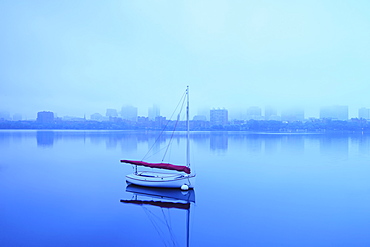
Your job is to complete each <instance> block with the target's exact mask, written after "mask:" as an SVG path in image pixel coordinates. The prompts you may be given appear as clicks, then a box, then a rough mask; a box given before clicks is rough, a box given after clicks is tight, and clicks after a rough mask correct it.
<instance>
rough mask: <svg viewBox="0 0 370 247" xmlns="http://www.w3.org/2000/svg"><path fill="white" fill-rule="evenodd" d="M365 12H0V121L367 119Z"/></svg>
mask: <svg viewBox="0 0 370 247" xmlns="http://www.w3.org/2000/svg"><path fill="white" fill-rule="evenodd" d="M369 13H370V2H368V1H361V0H359V1H349V0H348V1H340V2H338V1H329V0H328V1H312V0H310V1H272V0H271V1H60V2H59V1H58V2H55V1H10V0H9V1H8V0H5V1H1V2H0V32H1V37H2V38H1V39H0V53H1V55H0V70H1V71H0V111H8V112H10V114H15V113H19V114H22V116H23V118H29V119H32V118H36V114H37V112H38V111H44V110H47V111H53V112H55V113H56V114H57V115H58V116H64V115H69V116H80V117H83V116H84V114H86V116H89V115H90V114H93V113H96V112H98V113H101V114H105V111H106V109H107V108H114V109H118V110H119V109H120V108H121V107H122V106H123V105H133V106H136V107H138V109H139V115H144V116H146V115H147V113H148V107H151V106H152V105H153V104H158V105H159V106H160V108H161V115H164V116H168V115H170V113H171V112H172V110H173V109H174V108H175V106H176V104H177V102H178V101H179V99H180V97H181V96H182V94H183V92H184V90H185V89H186V86H187V85H189V86H190V97H191V109H192V115H195V114H201V113H203V112H204V111H205V110H204V109H210V108H213V107H216V108H218V107H224V108H226V109H228V110H229V112H230V115H233V114H236V115H237V114H238V112H243V111H245V110H246V109H247V108H248V107H250V106H260V107H261V108H262V109H263V108H264V107H265V106H266V105H270V106H273V107H275V108H277V109H278V110H282V109H285V108H289V107H302V108H304V109H305V116H306V117H318V115H319V109H320V107H321V106H330V105H348V106H349V115H350V117H357V110H358V108H360V107H370V98H369V97H368V92H369V91H370V83H369V82H370V80H369V79H370V75H369V71H370V70H369V68H370V60H369V57H370V48H369V44H370V32H369V30H370V15H369Z"/></svg>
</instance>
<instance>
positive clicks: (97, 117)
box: [90, 113, 105, 121]
mask: <svg viewBox="0 0 370 247" xmlns="http://www.w3.org/2000/svg"><path fill="white" fill-rule="evenodd" d="M90 119H91V120H95V121H104V119H105V118H104V117H103V115H101V114H100V113H94V114H91V115H90Z"/></svg>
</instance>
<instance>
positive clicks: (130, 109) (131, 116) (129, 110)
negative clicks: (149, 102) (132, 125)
mask: <svg viewBox="0 0 370 247" xmlns="http://www.w3.org/2000/svg"><path fill="white" fill-rule="evenodd" d="M121 116H122V119H124V120H129V121H133V122H136V121H137V107H134V106H130V105H127V106H122V108H121Z"/></svg>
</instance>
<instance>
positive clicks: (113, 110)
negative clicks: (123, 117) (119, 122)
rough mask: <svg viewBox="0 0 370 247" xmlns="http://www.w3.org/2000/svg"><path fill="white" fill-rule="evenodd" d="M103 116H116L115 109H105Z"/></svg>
mask: <svg viewBox="0 0 370 247" xmlns="http://www.w3.org/2000/svg"><path fill="white" fill-rule="evenodd" d="M105 116H107V117H118V113H117V110H116V109H107V111H106V113H105Z"/></svg>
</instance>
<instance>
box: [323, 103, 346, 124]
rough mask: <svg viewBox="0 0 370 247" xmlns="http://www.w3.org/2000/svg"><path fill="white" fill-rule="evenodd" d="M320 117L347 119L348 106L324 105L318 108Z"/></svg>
mask: <svg viewBox="0 0 370 247" xmlns="http://www.w3.org/2000/svg"><path fill="white" fill-rule="evenodd" d="M320 118H321V119H323V118H330V119H334V120H342V121H345V120H348V106H341V105H335V106H325V107H321V109H320Z"/></svg>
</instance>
